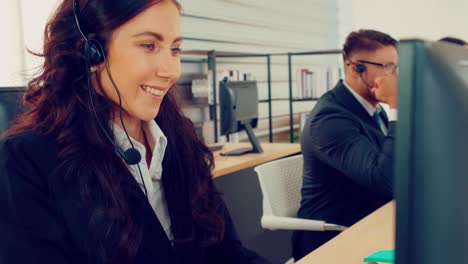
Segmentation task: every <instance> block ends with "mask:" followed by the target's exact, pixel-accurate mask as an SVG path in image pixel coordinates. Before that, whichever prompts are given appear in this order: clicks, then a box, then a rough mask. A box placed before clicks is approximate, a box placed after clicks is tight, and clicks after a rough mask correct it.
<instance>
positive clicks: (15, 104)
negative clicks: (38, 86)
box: [0, 87, 25, 134]
mask: <svg viewBox="0 0 468 264" xmlns="http://www.w3.org/2000/svg"><path fill="white" fill-rule="evenodd" d="M24 91H25V88H24V87H0V134H1V133H3V132H4V131H5V130H6V129H7V128H8V127H9V126H10V122H11V121H12V120H13V118H14V117H15V116H16V115H17V114H18V113H19V112H21V111H22V110H23V106H22V103H21V101H22V98H23V94H24Z"/></svg>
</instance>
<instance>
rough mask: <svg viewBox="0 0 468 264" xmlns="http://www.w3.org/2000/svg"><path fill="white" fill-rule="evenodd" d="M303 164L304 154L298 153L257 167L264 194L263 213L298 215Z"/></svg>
mask: <svg viewBox="0 0 468 264" xmlns="http://www.w3.org/2000/svg"><path fill="white" fill-rule="evenodd" d="M303 166H304V158H303V156H302V155H296V156H292V157H288V158H284V159H280V160H275V161H271V162H268V163H265V164H262V165H259V166H257V167H255V171H256V172H257V175H258V179H259V181H260V187H261V189H262V194H263V215H274V216H285V217H296V214H297V211H298V210H299V206H300V203H301V188H302V173H303Z"/></svg>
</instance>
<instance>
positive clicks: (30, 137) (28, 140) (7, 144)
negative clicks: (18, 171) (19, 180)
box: [0, 130, 57, 169]
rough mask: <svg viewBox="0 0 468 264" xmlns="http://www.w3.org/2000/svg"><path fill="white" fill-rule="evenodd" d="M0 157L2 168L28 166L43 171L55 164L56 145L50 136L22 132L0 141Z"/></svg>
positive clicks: (29, 131)
mask: <svg viewBox="0 0 468 264" xmlns="http://www.w3.org/2000/svg"><path fill="white" fill-rule="evenodd" d="M0 156H1V160H2V163H3V164H4V166H5V165H7V166H8V164H10V165H12V164H14V165H15V166H28V165H29V166H34V167H36V168H38V169H41V168H42V169H44V167H46V166H47V165H49V166H50V165H52V164H55V163H56V162H57V143H56V140H55V139H54V138H53V137H52V136H50V135H45V134H43V133H41V132H39V131H35V130H28V131H23V132H20V133H16V134H12V135H9V136H7V137H5V138H3V139H2V140H1V142H0Z"/></svg>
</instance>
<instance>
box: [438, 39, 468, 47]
mask: <svg viewBox="0 0 468 264" xmlns="http://www.w3.org/2000/svg"><path fill="white" fill-rule="evenodd" d="M439 41H444V42H448V43H452V44H457V45H460V46H464V45H468V43H467V42H466V41H464V40H463V39H459V38H454V37H445V38H441V39H439Z"/></svg>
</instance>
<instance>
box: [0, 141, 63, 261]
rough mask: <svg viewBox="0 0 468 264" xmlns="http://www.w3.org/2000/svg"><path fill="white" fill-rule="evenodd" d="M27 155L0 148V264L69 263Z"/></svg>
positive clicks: (55, 217)
mask: <svg viewBox="0 0 468 264" xmlns="http://www.w3.org/2000/svg"><path fill="white" fill-rule="evenodd" d="M37 167H38V166H37V164H36V161H35V160H34V158H33V157H32V156H31V154H30V152H28V151H26V150H25V149H24V148H22V146H21V144H12V143H10V142H9V141H4V142H1V144H0V211H1V215H0V234H1V238H0V263H8V264H16V263H18V264H20V263H57V264H58V263H61V264H67V263H71V262H70V259H71V258H70V254H67V253H66V252H67V250H66V249H65V247H66V246H65V245H67V244H68V243H65V242H64V235H63V233H64V231H63V228H62V227H63V226H64V224H63V223H62V222H61V221H60V217H59V214H58V213H57V209H56V206H55V205H54V201H53V197H52V195H50V193H49V192H48V191H47V189H48V187H47V184H46V182H45V180H44V179H43V178H42V176H43V175H40V173H39V172H38V171H39V170H38V169H37Z"/></svg>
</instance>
